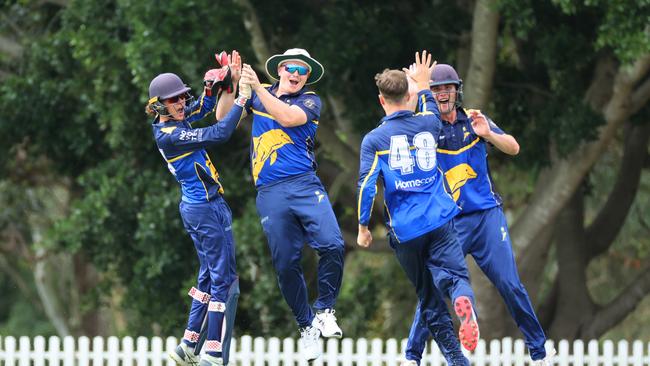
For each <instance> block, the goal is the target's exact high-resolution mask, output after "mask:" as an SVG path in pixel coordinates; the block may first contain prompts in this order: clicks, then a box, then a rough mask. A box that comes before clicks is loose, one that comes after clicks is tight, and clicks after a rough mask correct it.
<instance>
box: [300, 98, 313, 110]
mask: <svg viewBox="0 0 650 366" xmlns="http://www.w3.org/2000/svg"><path fill="white" fill-rule="evenodd" d="M302 104H304V106H305V107H307V108H309V109H314V108H315V107H316V103H315V102H314V101H313V100H311V99H305V101H304V102H302Z"/></svg>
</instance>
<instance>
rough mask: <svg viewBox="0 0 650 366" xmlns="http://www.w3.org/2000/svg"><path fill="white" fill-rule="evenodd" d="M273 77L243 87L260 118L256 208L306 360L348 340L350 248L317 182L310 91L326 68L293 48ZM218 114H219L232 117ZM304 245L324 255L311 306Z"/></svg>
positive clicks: (256, 120) (276, 63)
mask: <svg viewBox="0 0 650 366" xmlns="http://www.w3.org/2000/svg"><path fill="white" fill-rule="evenodd" d="M265 69H266V72H267V73H268V74H269V76H270V77H271V78H272V79H274V80H276V82H275V83H274V84H273V85H263V84H261V83H260V80H259V78H258V76H257V73H256V72H255V70H253V68H252V67H251V66H250V65H246V64H244V65H243V68H242V77H241V82H240V84H242V85H250V88H251V89H252V91H253V93H252V97H251V99H250V100H249V101H248V102H247V104H246V111H247V113H249V114H252V115H253V123H252V128H251V137H252V141H251V173H252V177H253V182H254V183H255V187H256V189H257V199H256V200H255V204H256V207H257V212H258V214H259V216H260V219H261V220H260V221H261V224H262V227H263V229H264V234H265V235H266V238H267V240H268V245H269V248H270V251H271V255H272V257H273V265H274V267H275V272H276V275H277V278H278V285H279V287H280V291H281V292H282V295H283V296H284V298H285V300H286V302H287V304H288V305H289V308H291V311H292V312H293V315H294V318H295V320H296V324H297V325H298V328H299V329H300V347H299V348H300V349H301V353H302V354H303V357H304V359H305V360H306V361H313V360H315V359H316V358H318V357H319V356H320V355H321V353H322V351H321V347H320V343H319V341H318V340H319V337H320V336H321V335H322V336H324V337H335V338H341V337H342V336H343V332H342V330H341V328H340V327H339V326H338V323H337V322H336V317H335V316H334V312H335V310H334V307H335V305H336V299H337V297H338V294H339V290H340V289H341V280H342V278H343V256H344V242H343V236H342V235H341V230H340V227H339V225H338V222H337V220H336V215H334V211H333V209H332V205H331V203H330V201H329V198H328V197H327V191H326V190H325V187H324V186H323V184H322V183H321V181H320V179H319V178H318V176H317V175H316V167H317V164H316V156H315V154H314V145H315V141H316V131H317V129H318V125H319V121H320V114H321V105H322V104H321V99H320V97H319V96H318V94H317V93H316V92H314V91H312V90H310V89H309V87H307V86H306V85H308V84H314V83H316V82H317V81H318V80H320V79H321V78H322V77H323V73H324V71H325V69H324V68H323V65H321V64H320V62H318V61H316V59H314V58H313V57H311V55H310V54H309V52H307V51H306V50H304V49H301V48H291V49H288V50H286V51H285V52H284V53H282V54H277V55H273V56H271V57H270V58H269V59H268V60H267V61H266V65H265ZM222 106H223V103H221V106H218V107H217V115H218V116H219V115H221V114H222V113H225V108H224V110H221V108H222ZM304 243H308V244H309V246H311V247H312V248H313V249H315V250H316V251H317V253H318V255H319V261H318V297H317V298H316V301H315V302H314V304H313V305H310V304H309V301H308V299H309V296H308V293H307V285H306V283H305V279H304V276H303V271H302V264H301V261H300V259H301V257H302V251H303V245H304Z"/></svg>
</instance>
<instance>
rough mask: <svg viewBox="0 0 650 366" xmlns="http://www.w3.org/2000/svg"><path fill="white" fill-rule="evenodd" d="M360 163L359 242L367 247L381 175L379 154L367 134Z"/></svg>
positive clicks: (369, 240) (370, 238)
mask: <svg viewBox="0 0 650 366" xmlns="http://www.w3.org/2000/svg"><path fill="white" fill-rule="evenodd" d="M360 160H361V161H360V164H359V182H358V184H357V186H358V187H357V189H358V194H357V196H358V201H357V212H358V218H359V234H358V235H357V243H358V244H359V245H360V246H363V247H367V246H369V245H370V243H371V242H372V235H371V234H370V230H369V229H368V224H369V222H370V215H371V214H372V206H373V203H374V201H375V195H376V194H377V177H378V176H379V172H380V169H379V155H377V150H376V149H375V148H374V147H373V146H372V143H371V141H370V138H369V137H368V136H367V135H366V137H365V138H364V139H363V142H362V143H361V157H360Z"/></svg>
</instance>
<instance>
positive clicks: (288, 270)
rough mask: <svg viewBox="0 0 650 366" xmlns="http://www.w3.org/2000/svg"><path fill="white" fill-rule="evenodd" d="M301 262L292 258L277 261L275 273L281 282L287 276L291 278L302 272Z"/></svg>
mask: <svg viewBox="0 0 650 366" xmlns="http://www.w3.org/2000/svg"><path fill="white" fill-rule="evenodd" d="M299 269H300V263H299V262H296V261H291V260H283V261H277V262H276V263H275V274H276V275H277V277H278V280H279V281H280V282H283V280H284V279H286V278H291V277H292V276H294V275H295V274H296V273H298V272H300V270H299Z"/></svg>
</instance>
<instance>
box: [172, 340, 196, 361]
mask: <svg viewBox="0 0 650 366" xmlns="http://www.w3.org/2000/svg"><path fill="white" fill-rule="evenodd" d="M169 357H170V358H171V359H172V360H174V362H176V365H178V366H196V365H198V364H199V357H198V356H196V355H195V354H194V349H193V348H190V347H188V346H187V344H185V343H184V342H181V343H180V344H179V345H178V346H176V348H175V349H174V350H173V351H171V352H170V353H169Z"/></svg>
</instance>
